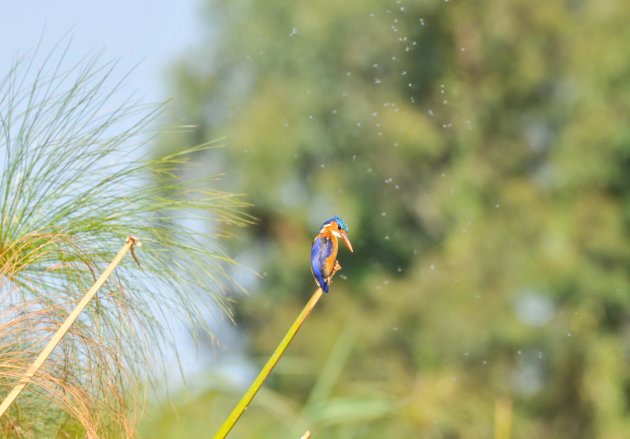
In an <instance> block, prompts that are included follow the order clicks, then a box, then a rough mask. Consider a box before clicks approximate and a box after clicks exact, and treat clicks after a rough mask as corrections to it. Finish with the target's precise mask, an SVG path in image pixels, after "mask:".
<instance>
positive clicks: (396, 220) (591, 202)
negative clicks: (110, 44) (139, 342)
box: [158, 0, 630, 438]
mask: <svg viewBox="0 0 630 439" xmlns="http://www.w3.org/2000/svg"><path fill="white" fill-rule="evenodd" d="M207 19H208V23H209V26H210V28H211V29H212V30H213V33H212V34H211V35H212V36H213V37H214V38H213V39H212V40H211V41H209V42H206V43H205V44H203V45H202V46H201V48H200V49H199V50H198V51H197V52H195V53H192V54H189V55H188V56H187V57H186V58H184V59H183V60H181V61H180V62H178V63H177V65H176V67H175V68H174V70H173V75H174V82H175V84H176V96H177V100H176V111H175V116H174V117H175V118H177V120H178V121H184V123H190V124H194V125H195V126H196V128H195V129H194V130H192V132H190V133H183V134H182V133H180V134H179V135H184V136H190V137H192V138H187V139H178V141H177V142H174V143H171V142H170V140H172V139H167V140H165V141H163V142H162V143H161V147H162V148H168V147H169V146H168V145H171V144H177V145H181V144H190V143H191V142H193V143H195V142H199V141H204V140H207V139H211V138H216V137H218V136H223V135H225V136H227V144H228V147H226V148H224V149H222V150H220V151H212V153H211V155H205V156H203V157H201V156H200V157H199V159H200V160H206V161H207V162H208V163H209V166H216V167H218V168H223V169H226V170H227V176H226V178H225V179H224V180H223V183H224V184H226V185H228V186H229V189H230V190H232V191H237V192H243V193H246V194H247V196H248V197H249V199H250V200H251V201H252V202H253V203H254V204H255V206H254V208H253V212H252V213H253V214H254V215H255V216H257V217H258V218H259V219H260V222H259V224H258V226H257V227H253V228H251V229H250V230H249V233H250V234H249V235H247V236H244V237H243V239H242V240H241V245H240V248H239V251H240V252H242V254H243V255H247V256H248V260H250V261H255V264H254V265H255V266H256V268H258V269H260V271H261V273H263V277H262V279H261V281H260V283H259V284H258V285H257V286H256V290H257V291H256V294H253V295H252V296H251V297H248V298H247V299H246V300H244V301H243V302H242V303H241V304H239V306H238V319H239V323H240V324H241V325H242V326H241V327H242V328H243V330H244V331H245V332H244V333H245V334H246V335H247V336H248V337H249V339H250V341H251V352H252V355H266V354H267V353H268V352H270V351H271V350H272V348H273V346H274V345H275V343H277V339H278V337H279V335H280V334H282V331H283V328H285V327H286V326H287V325H288V324H289V322H290V321H291V319H292V316H293V315H295V313H296V312H297V309H298V307H299V306H300V305H301V303H303V300H304V299H305V298H306V297H307V296H308V295H309V294H310V293H311V291H312V290H313V288H314V284H313V282H312V280H311V279H310V276H309V273H308V248H309V245H310V239H311V237H312V236H313V235H314V234H315V233H316V231H317V228H318V226H319V224H320V222H321V221H323V220H324V219H325V218H327V217H329V216H331V215H332V214H339V215H341V216H343V217H344V218H345V219H346V221H347V222H348V224H349V225H350V232H351V235H350V236H351V239H352V242H353V244H354V247H355V253H354V254H352V255H351V256H350V255H348V254H342V255H341V261H342V265H343V266H344V270H343V271H342V272H341V273H340V274H341V275H342V276H339V277H338V278H337V280H336V282H335V285H334V286H333V289H332V292H331V294H330V295H329V296H327V297H325V298H324V299H325V300H324V301H323V303H322V307H321V308H320V309H318V311H317V312H316V313H315V315H314V316H312V318H311V319H310V321H309V322H308V324H307V325H306V328H305V330H304V331H303V333H301V335H300V337H299V340H297V341H296V345H295V346H293V347H292V354H293V358H292V359H287V358H285V359H283V362H281V364H280V365H279V369H277V370H276V372H274V375H273V377H272V388H268V389H266V390H265V392H264V393H262V394H261V395H259V397H258V399H257V400H255V402H254V404H253V405H252V407H251V409H250V410H249V411H248V412H247V415H246V416H245V417H244V418H243V419H242V420H241V422H240V423H239V424H238V425H237V427H236V428H235V430H234V432H233V436H234V437H278V436H279V435H285V434H286V435H287V437H299V434H301V433H302V432H303V431H304V430H305V429H306V428H309V429H311V430H312V431H313V432H314V434H315V437H327V438H331V437H343V438H347V437H374V438H377V437H378V438H382V437H418V436H420V437H431V438H432V437H435V438H438V437H440V438H441V437H449V438H450V437H461V438H473V437H488V436H491V435H492V434H493V431H494V429H495V427H494V425H495V422H496V424H497V425H499V424H500V423H503V424H502V425H508V429H507V431H508V433H506V434H507V435H509V432H510V430H511V432H512V433H513V435H514V436H515V437H539V438H545V437H549V438H552V437H553V438H561V437H566V438H592V437H605V438H615V437H624V435H626V434H627V431H630V421H629V420H630V417H629V416H628V415H629V414H630V373H629V372H628V367H627V365H628V356H629V352H630V351H629V350H628V346H630V324H629V323H630V318H629V317H630V294H629V293H630V291H629V290H630V282H629V279H628V270H627V267H628V262H629V258H630V250H629V249H630V245H629V244H630V240H629V236H628V223H629V219H630V178H628V175H630V174H629V173H628V165H629V164H630V163H629V162H630V160H629V159H630V125H628V123H627V121H628V116H629V115H630V82H628V80H627V78H628V77H630V57H629V56H628V55H629V54H630V27H628V26H627V23H628V20H629V19H630V4H628V3H626V2H622V1H621V0H605V1H601V2H585V1H581V0H567V1H558V2H548V3H544V4H543V3H536V2H529V1H525V0H511V1H507V2H506V1H500V0H482V1H475V2H449V1H447V0H444V1H437V0H435V1H431V0H426V1H423V2H408V1H403V0H395V1H392V0H382V1H381V0H378V1H377V0H373V1H363V0H361V1H360V0H350V1H345V2H333V1H330V0H318V1H311V2H298V3H295V2H283V1H279V0H272V1H266V2H252V1H231V2H226V1H211V2H209V3H208V8H207ZM228 349H229V348H228ZM237 398H238V396H237V395H236V393H234V394H233V395H229V394H225V392H220V391H217V390H213V391H211V392H210V391H209V392H208V393H207V394H204V395H203V396H202V397H200V398H199V399H198V400H195V402H193V403H191V405H190V407H192V408H191V410H196V413H199V412H200V411H201V412H204V413H205V411H204V410H208V411H210V410H211V411H212V422H215V423H216V424H217V425H218V424H219V422H220V420H221V417H222V416H223V415H224V414H227V413H228V412H229V410H230V408H231V406H232V403H233V401H235V400H236V399H237ZM506 401H507V403H505V402H506ZM501 407H502V409H501ZM506 407H507V409H506ZM182 410H183V412H184V413H186V412H185V410H184V409H183V408H180V409H179V414H180V416H182ZM184 416H186V415H184ZM498 417H504V418H505V417H507V418H509V419H507V420H506V419H497V418H498ZM186 419H187V421H189V422H180V424H175V423H174V421H173V420H172V419H171V418H168V417H166V418H163V419H162V421H161V422H162V424H161V425H162V426H164V424H167V423H168V424H169V425H170V427H169V428H172V429H166V430H164V431H165V432H166V433H164V434H165V435H168V434H174V432H175V431H178V430H177V428H183V427H177V425H180V426H181V425H182V424H186V427H187V428H204V427H205V428H210V426H208V422H209V421H208V418H207V417H206V416H205V415H204V416H202V417H201V419H200V420H198V421H195V420H194V419H195V418H194V416H193V415H190V417H187V418H186ZM510 419H511V421H510ZM158 425H159V424H158ZM202 425H203V426H204V427H202ZM502 431H503V432H505V431H506V430H502ZM496 434H497V437H498V436H499V429H498V427H497V431H496ZM239 435H240V436H239Z"/></svg>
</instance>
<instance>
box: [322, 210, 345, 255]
mask: <svg viewBox="0 0 630 439" xmlns="http://www.w3.org/2000/svg"><path fill="white" fill-rule="evenodd" d="M319 234H320V235H322V236H330V235H333V236H336V237H337V238H341V239H342V240H343V242H345V243H346V245H347V246H348V249H349V250H350V251H351V252H353V251H354V250H352V244H350V240H349V239H348V225H347V224H346V222H345V221H344V220H342V219H341V218H340V217H338V216H334V217H332V218H330V219H328V220H326V221H325V222H324V224H322V227H321V229H320V230H319Z"/></svg>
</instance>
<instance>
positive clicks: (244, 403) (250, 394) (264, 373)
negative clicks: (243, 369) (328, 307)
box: [214, 288, 323, 439]
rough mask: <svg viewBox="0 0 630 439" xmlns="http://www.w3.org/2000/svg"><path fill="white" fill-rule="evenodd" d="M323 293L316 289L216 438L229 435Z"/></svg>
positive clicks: (216, 434)
mask: <svg viewBox="0 0 630 439" xmlns="http://www.w3.org/2000/svg"><path fill="white" fill-rule="evenodd" d="M322 293H323V292H322V289H321V288H318V289H317V290H315V292H314V293H313V295H312V296H311V298H310V300H309V301H308V303H307V304H306V305H305V306H304V308H303V309H302V312H300V315H298V316H297V318H296V319H295V321H294V322H293V324H292V325H291V327H290V328H289V330H288V331H287V333H286V334H285V336H284V338H283V339H282V341H281V342H280V344H279V345H278V347H277V348H276V350H275V351H274V352H273V354H272V355H271V357H269V360H267V363H266V364H265V365H264V367H263V368H262V370H261V371H260V373H259V374H258V376H257V377H256V379H255V380H254V382H253V383H252V384H251V385H250V386H249V389H247V392H246V393H245V395H243V398H241V400H240V401H239V403H238V404H237V405H236V407H234V410H232V413H230V416H228V418H227V419H226V420H225V422H223V425H222V426H221V428H219V430H217V432H216V433H215V434H214V439H223V438H225V437H226V436H227V435H228V433H229V432H230V430H232V427H234V424H236V421H238V419H239V418H240V417H241V415H242V414H243V412H244V411H245V409H246V408H247V407H248V406H249V404H250V402H251V401H252V399H253V398H254V396H255V395H256V393H258V390H259V389H260V388H261V387H262V385H263V383H264V382H265V380H266V379H267V377H268V376H269V374H270V373H271V371H272V370H273V368H274V366H275V365H276V363H278V360H280V357H282V354H284V351H286V349H287V347H288V346H289V344H290V343H291V341H292V340H293V338H294V337H295V334H297V332H298V331H299V330H300V327H301V326H302V324H303V323H304V321H305V320H306V318H307V317H308V316H309V314H310V313H311V311H312V310H313V308H314V307H315V305H316V304H317V302H318V301H319V299H320V298H321V297H322Z"/></svg>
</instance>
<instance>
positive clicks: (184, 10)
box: [0, 0, 203, 101]
mask: <svg viewBox="0 0 630 439" xmlns="http://www.w3.org/2000/svg"><path fill="white" fill-rule="evenodd" d="M201 6H202V2H201V0H179V1H159V0H157V1H155V0H154V1H149V0H132V1H123V0H112V1H108V2H94V1H85V0H83V1H81V0H58V1H44V0H39V1H37V0H22V1H16V2H11V4H10V6H8V7H7V8H5V9H4V11H3V13H2V14H0V77H2V76H3V75H4V73H5V72H6V71H7V70H8V69H9V68H10V66H11V63H12V61H13V60H14V59H15V57H16V56H17V55H20V54H22V55H23V54H25V53H27V52H28V51H29V50H32V49H33V48H34V47H35V46H36V45H37V43H38V41H39V40H40V39H41V37H42V35H43V36H44V44H43V48H42V49H43V53H47V52H46V48H47V47H50V46H52V45H53V44H54V43H55V42H58V41H59V40H60V39H61V38H63V37H64V36H65V35H69V36H71V37H72V44H71V46H70V53H69V55H68V60H69V61H73V60H75V59H78V58H79V57H81V56H84V55H86V54H89V53H93V52H95V51H102V52H103V60H104V61H108V60H111V59H116V60H119V66H120V72H119V73H121V74H123V73H125V72H126V71H127V70H129V69H130V68H131V67H133V66H134V65H136V64H138V63H140V65H139V66H138V67H137V68H136V69H135V71H134V72H133V74H132V75H131V77H130V79H129V81H128V87H126V88H128V89H130V91H136V92H137V93H138V96H139V97H141V98H143V99H142V100H144V101H157V100H162V99H164V98H166V97H169V96H170V93H172V91H171V90H169V88H168V86H167V82H166V70H167V67H168V65H169V64H170V63H171V62H172V61H173V59H175V58H176V57H177V56H180V55H182V54H184V53H185V52H186V51H187V49H189V48H191V47H192V46H193V45H195V44H197V43H198V42H199V41H200V40H201V35H202V34H203V26H202V24H201V20H200V19H199V17H198V15H199V12H200V10H201Z"/></svg>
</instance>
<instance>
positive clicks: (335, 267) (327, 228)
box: [311, 216, 353, 293]
mask: <svg viewBox="0 0 630 439" xmlns="http://www.w3.org/2000/svg"><path fill="white" fill-rule="evenodd" d="M338 238H341V239H342V240H343V242H344V243H345V244H346V246H347V247H348V249H349V250H350V251H351V252H352V251H353V250H352V244H350V240H349V239H348V226H347V224H346V223H345V221H344V220H342V219H341V218H340V217H338V216H334V217H332V218H330V219H327V220H326V221H325V222H324V224H322V227H321V228H320V229H319V233H318V234H317V236H316V237H315V240H314V241H313V245H312V246H311V272H312V273H313V276H314V277H315V282H317V285H318V286H319V287H320V288H321V289H322V290H323V291H324V293H327V292H328V290H329V289H330V284H331V282H332V281H331V280H332V277H333V276H334V275H335V273H336V272H337V271H339V270H341V265H340V264H339V261H337V250H338V249H339V240H338Z"/></svg>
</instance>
